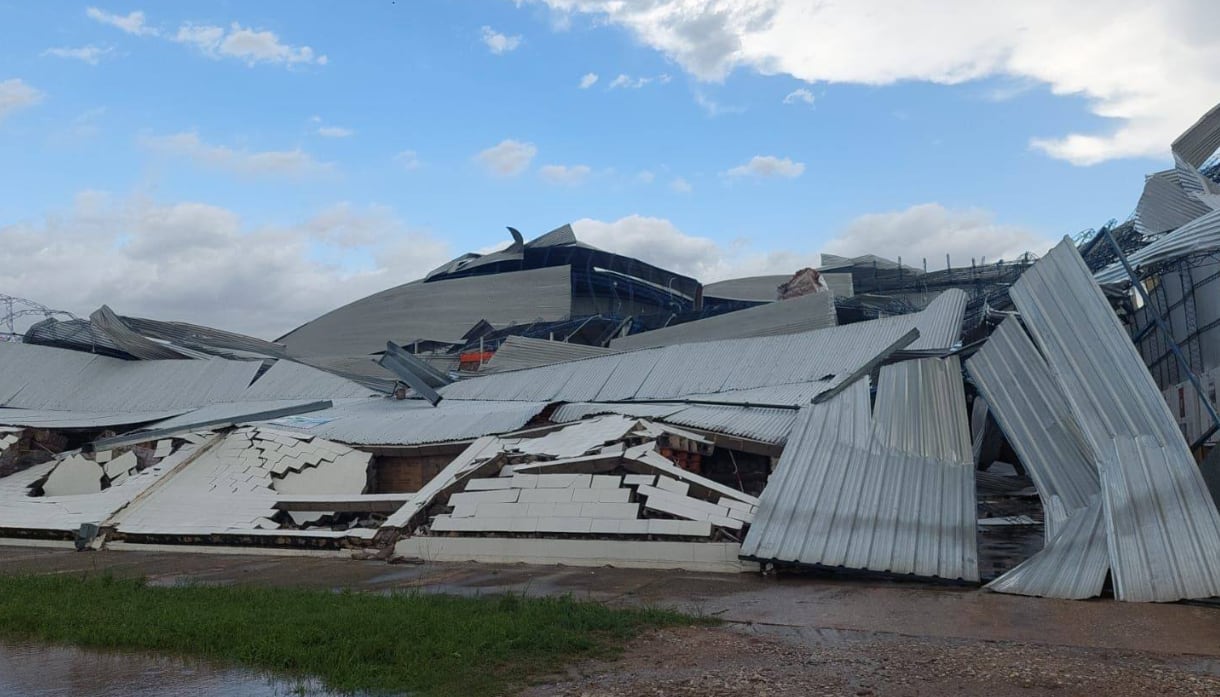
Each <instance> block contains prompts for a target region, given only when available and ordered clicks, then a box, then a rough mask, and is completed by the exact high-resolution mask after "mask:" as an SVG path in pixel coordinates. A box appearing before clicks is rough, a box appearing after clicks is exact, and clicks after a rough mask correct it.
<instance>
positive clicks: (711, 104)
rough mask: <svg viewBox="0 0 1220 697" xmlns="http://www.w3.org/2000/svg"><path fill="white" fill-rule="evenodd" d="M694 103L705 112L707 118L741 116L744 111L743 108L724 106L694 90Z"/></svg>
mask: <svg viewBox="0 0 1220 697" xmlns="http://www.w3.org/2000/svg"><path fill="white" fill-rule="evenodd" d="M695 103H696V104H698V105H699V106H700V108H702V109H703V110H704V111H706V112H707V115H708V116H712V117H716V116H721V115H723V114H741V113H744V112H745V110H746V108H745V107H743V106H725V105H724V104H721V103H720V102H718V101H716V100H714V99H712V98H711V97H709V96H707V95H705V94H704V93H703V92H700V91H699V90H695Z"/></svg>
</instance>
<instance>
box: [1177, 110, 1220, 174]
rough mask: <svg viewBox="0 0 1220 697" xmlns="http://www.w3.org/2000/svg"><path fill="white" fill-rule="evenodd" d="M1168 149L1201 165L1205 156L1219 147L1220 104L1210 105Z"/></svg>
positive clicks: (1210, 154)
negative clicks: (1209, 108) (1208, 109)
mask: <svg viewBox="0 0 1220 697" xmlns="http://www.w3.org/2000/svg"><path fill="white" fill-rule="evenodd" d="M1170 149H1171V150H1172V151H1173V153H1174V155H1177V156H1179V157H1181V158H1182V159H1183V160H1185V161H1186V162H1188V163H1190V164H1191V165H1193V166H1195V167H1200V166H1202V165H1203V163H1204V162H1206V161H1207V158H1209V157H1211V156H1212V154H1213V153H1215V152H1216V150H1217V149H1220V105H1217V106H1214V107H1212V108H1211V110H1210V111H1208V112H1207V113H1206V114H1204V115H1203V116H1202V117H1200V118H1199V120H1198V121H1196V122H1195V123H1194V125H1192V126H1191V127H1190V128H1188V129H1186V132H1184V133H1183V134H1182V135H1180V136H1178V137H1177V139H1176V140H1174V141H1173V145H1172V146H1171V148H1170Z"/></svg>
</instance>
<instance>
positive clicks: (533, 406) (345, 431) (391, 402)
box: [276, 399, 547, 445]
mask: <svg viewBox="0 0 1220 697" xmlns="http://www.w3.org/2000/svg"><path fill="white" fill-rule="evenodd" d="M546 406H547V405H546V403H539V402H523V403H517V402H514V403H508V404H505V403H503V402H485V403H480V402H456V401H455V402H447V401H446V402H441V403H440V404H439V405H438V406H436V407H432V406H429V405H428V403H427V402H423V401H420V400H395V399H362V400H354V401H350V402H345V403H343V404H336V405H335V406H334V407H332V408H330V409H324V410H322V411H315V412H311V413H310V414H309V415H308V418H309V419H310V420H319V421H320V420H322V419H328V421H326V422H325V423H319V424H318V425H316V426H313V427H311V428H303V427H300V426H290V425H277V426H276V428H283V429H286V430H293V431H298V432H301V433H308V434H310V435H314V436H319V437H322V438H327V439H329V440H334V441H339V442H342V443H350V444H359V445H420V444H424V443H443V442H446V441H454V440H468V439H471V438H478V437H480V436H485V435H489V434H493V433H507V432H509V431H515V430H518V429H520V428H522V427H523V426H525V425H526V424H527V423H529V421H530V419H533V418H534V417H535V416H537V415H538V414H539V413H541V412H542V410H543V409H544V408H546Z"/></svg>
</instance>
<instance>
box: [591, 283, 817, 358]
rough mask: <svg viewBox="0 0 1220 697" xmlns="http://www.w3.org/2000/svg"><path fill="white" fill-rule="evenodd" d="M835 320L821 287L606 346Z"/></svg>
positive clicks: (771, 331)
mask: <svg viewBox="0 0 1220 697" xmlns="http://www.w3.org/2000/svg"><path fill="white" fill-rule="evenodd" d="M836 323H837V321H836V319H835V299H834V294H833V293H830V292H828V291H822V292H820V293H810V294H808V295H803V296H801V297H799V298H793V299H791V300H783V301H779V302H773V303H767V304H766V305H759V306H757V307H750V308H746V309H744V310H738V311H736V312H729V313H725V314H722V315H715V316H712V317H707V318H704V319H698V320H694V321H693V322H683V323H682V324H675V325H673V326H669V327H662V328H661V329H654V330H652V331H647V332H640V333H639V334H632V335H630V336H624V337H622V338H619V339H615V340H613V341H611V342H610V346H611V347H612V348H616V349H619V350H631V349H639V348H651V347H655V346H669V345H672V344H687V343H692V342H697V341H714V340H717V339H739V338H745V337H754V336H775V335H778V334H797V333H800V332H808V331H812V330H814V329H823V328H825V327H833V326H835V324H836Z"/></svg>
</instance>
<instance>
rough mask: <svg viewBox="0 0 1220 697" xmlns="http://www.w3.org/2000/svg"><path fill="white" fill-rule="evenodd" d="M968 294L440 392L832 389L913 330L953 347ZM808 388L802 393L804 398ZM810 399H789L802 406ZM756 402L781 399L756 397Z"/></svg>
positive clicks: (638, 397) (635, 394)
mask: <svg viewBox="0 0 1220 697" xmlns="http://www.w3.org/2000/svg"><path fill="white" fill-rule="evenodd" d="M965 301H966V295H965V293H963V292H962V291H959V290H950V291H946V292H945V293H942V294H941V296H940V297H938V298H937V299H936V300H935V301H933V302H932V303H931V304H930V305H929V306H928V308H927V309H925V310H924V311H923V312H917V313H914V314H910V315H900V316H897V317H887V318H884V319H878V320H871V321H868V322H859V323H856V324H849V325H845V326H842V327H831V328H827V329H819V330H816V331H812V332H804V333H801V334H788V335H783V336H766V337H757V338H749V339H724V340H720V341H707V342H701V343H695V344H678V345H674V346H667V347H663V348H654V349H642V350H639V351H629V352H626V353H622V354H618V355H614V356H603V357H600V358H589V359H585V360H582V361H572V362H569V363H561V364H557V365H551V366H546V367H542V368H532V369H527V370H518V371H511V372H505V373H498V374H494V375H486V376H481V377H477V378H472V379H469V380H463V381H461V382H458V383H455V384H453V385H448V386H446V387H444V388H442V389H441V390H440V392H441V394H442V396H444V398H445V399H448V400H467V399H470V400H517V401H552V402H558V401H562V402H611V401H647V400H668V399H675V398H682V397H688V396H691V395H706V396H709V399H710V398H711V397H710V396H711V395H716V396H717V397H716V398H719V396H720V395H722V394H723V393H731V392H734V391H740V390H754V389H756V388H771V387H776V386H787V385H796V384H798V383H815V382H821V383H823V385H822V387H821V388H820V389H819V391H821V389H827V388H830V387H834V386H835V385H837V384H839V383H840V382H842V381H843V380H845V379H846V378H847V377H848V376H849V375H850V374H851V373H852V372H853V371H856V370H859V369H860V368H862V367H863V366H865V365H866V364H867V363H868V362H869V361H870V360H871V359H872V358H874V357H875V355H876V353H877V352H879V351H881V350H883V349H884V348H885V347H888V346H890V345H892V344H893V343H894V342H895V341H897V340H898V339H899V338H900V337H902V336H903V335H904V334H906V333H907V332H909V331H910V330H911V329H912V328H918V329H919V331H920V338H919V339H918V340H917V341H916V342H915V343H914V344H912V345H911V347H912V348H940V347H949V346H952V345H953V344H954V343H955V342H956V341H957V340H958V338H959V337H960V335H961V321H962V313H963V312H964V311H965ZM806 393H807V392H803V393H802V397H803V395H804V394H806ZM804 401H807V400H802V401H798V402H788V403H789V404H800V403H803V402H804ZM753 402H754V403H756V404H768V403H769V404H777V402H764V401H762V400H761V399H756V400H753Z"/></svg>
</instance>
